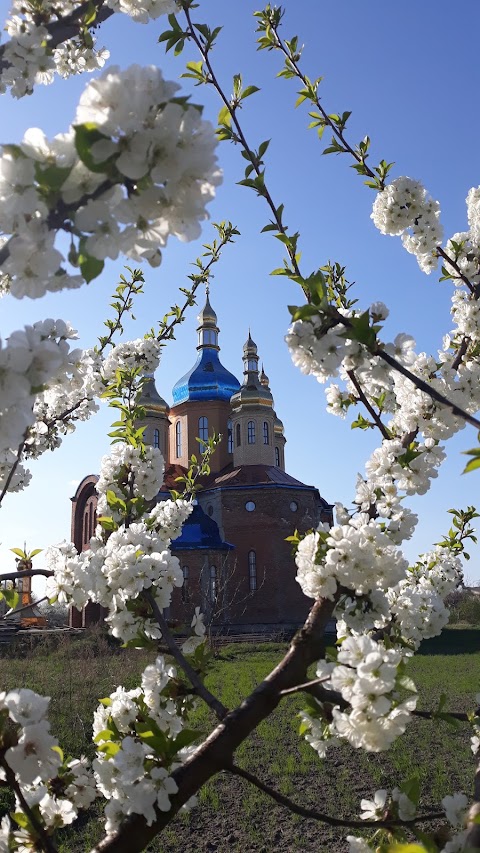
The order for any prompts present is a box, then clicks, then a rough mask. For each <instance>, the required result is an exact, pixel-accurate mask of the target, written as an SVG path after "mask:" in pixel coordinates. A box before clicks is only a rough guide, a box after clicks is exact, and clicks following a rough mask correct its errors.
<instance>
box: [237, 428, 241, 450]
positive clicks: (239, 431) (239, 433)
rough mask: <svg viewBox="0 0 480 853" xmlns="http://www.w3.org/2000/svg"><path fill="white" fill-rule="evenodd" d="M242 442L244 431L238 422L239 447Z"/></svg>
mask: <svg viewBox="0 0 480 853" xmlns="http://www.w3.org/2000/svg"><path fill="white" fill-rule="evenodd" d="M241 443H242V431H241V428H240V424H237V447H240V445H241Z"/></svg>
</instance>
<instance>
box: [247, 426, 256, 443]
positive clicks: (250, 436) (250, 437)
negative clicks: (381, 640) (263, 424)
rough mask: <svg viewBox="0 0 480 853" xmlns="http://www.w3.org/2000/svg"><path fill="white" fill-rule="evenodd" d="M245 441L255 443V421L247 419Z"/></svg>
mask: <svg viewBox="0 0 480 853" xmlns="http://www.w3.org/2000/svg"><path fill="white" fill-rule="evenodd" d="M247 441H248V443H249V444H255V421H249V422H248V425H247Z"/></svg>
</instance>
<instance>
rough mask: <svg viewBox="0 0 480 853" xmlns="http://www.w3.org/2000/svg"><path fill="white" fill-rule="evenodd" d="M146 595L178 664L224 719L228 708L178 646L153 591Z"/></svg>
mask: <svg viewBox="0 0 480 853" xmlns="http://www.w3.org/2000/svg"><path fill="white" fill-rule="evenodd" d="M143 595H144V597H145V598H146V600H147V601H148V603H149V605H150V607H151V608H152V612H153V615H154V617H155V619H156V621H157V622H158V625H159V628H160V630H161V632H162V639H163V640H164V642H165V645H166V646H167V647H168V650H169V652H170V654H171V656H172V657H173V658H174V659H175V660H176V661H177V663H178V665H179V666H180V667H181V668H182V669H183V671H184V672H185V674H186V675H187V677H188V679H189V680H190V681H191V683H192V684H193V686H194V688H195V692H196V694H197V695H198V696H200V698H201V699H203V700H204V702H206V703H207V705H209V706H210V708H211V709H212V711H213V712H214V714H215V715H216V717H217V718H218V719H219V720H223V719H224V717H226V715H227V714H228V709H227V708H225V705H222V703H221V702H220V701H219V699H217V698H216V697H215V696H214V695H213V693H210V691H209V690H208V689H207V688H206V687H205V685H204V683H203V681H202V679H201V678H200V676H199V675H198V673H197V672H195V670H194V668H193V667H192V666H191V665H190V664H189V662H188V661H187V659H186V658H185V656H184V655H183V654H182V652H181V650H180V649H179V648H178V646H177V644H176V642H175V640H174V638H173V636H172V634H171V633H170V629H169V627H168V625H167V622H166V619H165V617H164V616H163V613H162V611H161V610H160V608H159V606H158V604H157V602H156V601H155V599H154V597H153V595H152V593H151V592H150V591H149V590H144V592H143Z"/></svg>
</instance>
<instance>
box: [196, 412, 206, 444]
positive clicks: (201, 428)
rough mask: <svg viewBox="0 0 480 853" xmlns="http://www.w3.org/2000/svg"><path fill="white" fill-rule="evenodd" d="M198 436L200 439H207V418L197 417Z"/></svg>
mask: <svg viewBox="0 0 480 853" xmlns="http://www.w3.org/2000/svg"><path fill="white" fill-rule="evenodd" d="M198 437H199V439H200V441H208V418H204V417H202V418H199V419H198Z"/></svg>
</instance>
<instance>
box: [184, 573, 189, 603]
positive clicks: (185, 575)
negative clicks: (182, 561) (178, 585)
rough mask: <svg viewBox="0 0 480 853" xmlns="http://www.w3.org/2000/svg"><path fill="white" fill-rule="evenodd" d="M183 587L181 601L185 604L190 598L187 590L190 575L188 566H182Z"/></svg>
mask: <svg viewBox="0 0 480 853" xmlns="http://www.w3.org/2000/svg"><path fill="white" fill-rule="evenodd" d="M182 573H183V586H182V601H183V602H184V603H186V602H187V601H188V600H189V598H190V590H189V580H190V573H189V571H188V566H183V568H182Z"/></svg>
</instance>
